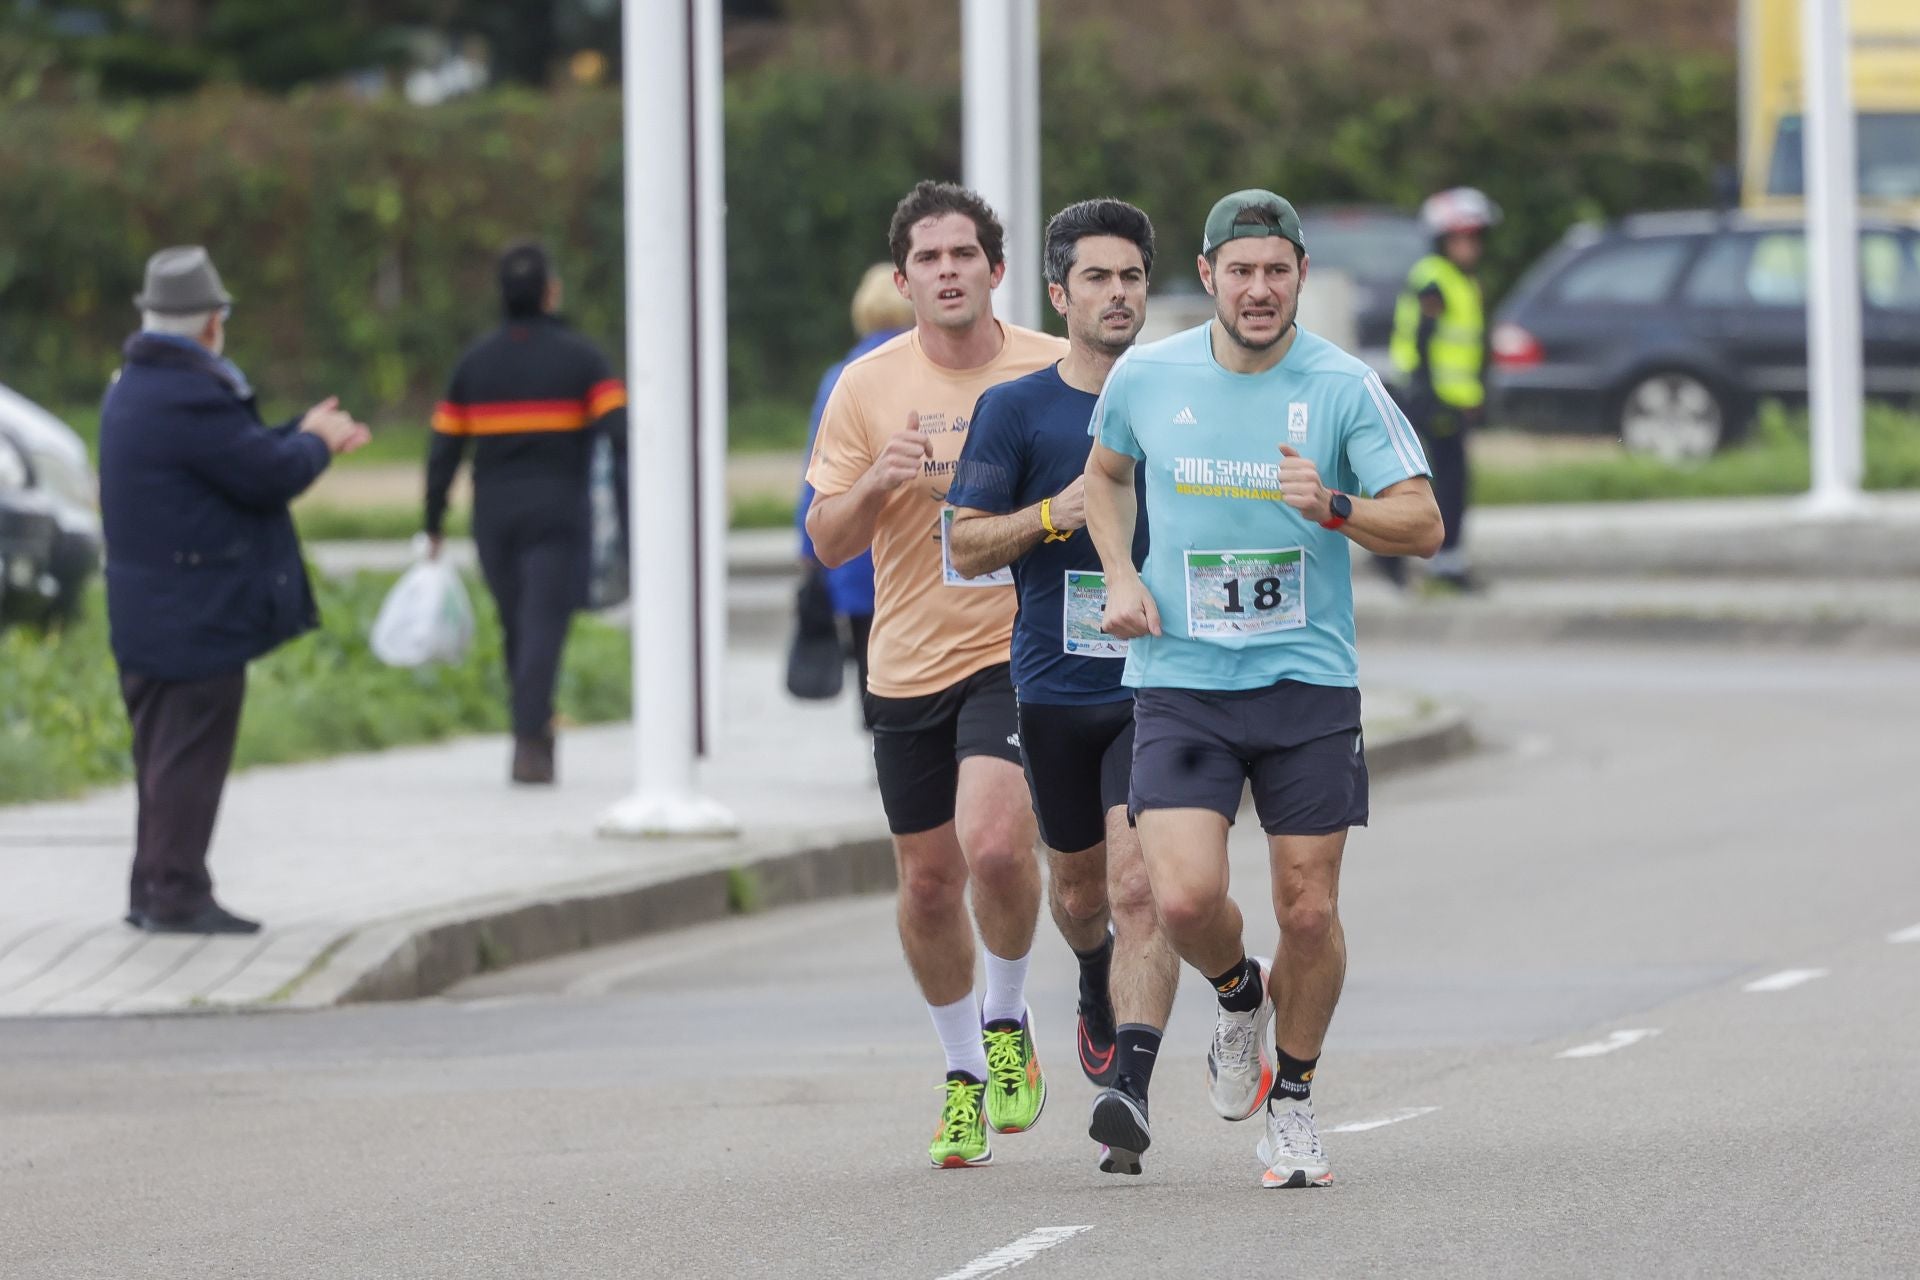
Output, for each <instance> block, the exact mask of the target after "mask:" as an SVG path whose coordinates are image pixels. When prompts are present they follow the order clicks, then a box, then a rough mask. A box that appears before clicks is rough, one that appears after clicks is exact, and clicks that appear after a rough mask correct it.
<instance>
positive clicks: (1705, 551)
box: [309, 491, 1920, 580]
mask: <svg viewBox="0 0 1920 1280" xmlns="http://www.w3.org/2000/svg"><path fill="white" fill-rule="evenodd" d="M1467 537H1468V542H1469V545H1470V546H1471V548H1472V551H1473V555H1474V558H1475V561H1476V563H1477V564H1478V566H1479V567H1480V568H1481V569H1483V570H1485V571H1486V573H1487V575H1488V576H1489V577H1495V578H1535V577H1544V578H1567V577H1594V578H1600V579H1633V578H1642V577H1682V578H1725V577H1740V578H1761V579H1772V580H1777V579H1780V578H1791V577H1819V578H1852V579H1861V580H1873V579H1879V578H1885V577H1889V576H1899V575H1920V492H1907V491H1902V492H1897V493H1876V494H1869V495H1867V497H1866V498H1865V499H1864V500H1863V502H1862V505H1861V508H1860V510H1859V512H1858V513H1856V514H1854V515H1850V516H1847V517H1845V518H1843V519H1832V520H1829V519H1813V518H1811V517H1810V516H1809V515H1808V513H1807V508H1806V503H1805V501H1804V500H1803V499H1801V498H1799V497H1786V498H1698V499H1691V500H1687V501H1674V502H1588V503H1549V504H1543V505H1540V506H1514V507H1477V508H1475V509H1474V510H1473V511H1472V512H1471V513H1470V514H1469V515H1468V524H1467ZM448 545H449V547H450V548H451V549H452V551H453V552H454V554H455V555H457V556H459V557H461V559H460V560H459V563H461V564H463V565H470V564H472V563H473V562H474V561H473V548H472V544H471V543H465V542H460V541H455V542H451V543H449V544H448ZM309 550H310V551H311V552H312V554H313V556H314V559H315V561H316V562H317V563H318V564H319V565H320V567H321V568H322V569H324V570H326V571H327V572H329V573H350V572H353V571H355V570H358V569H381V570H388V571H392V570H397V569H402V568H405V567H406V566H407V564H408V563H409V562H410V560H411V558H412V556H411V552H410V551H409V549H408V546H407V544H406V543H405V542H324V543H316V544H313V545H312V546H311V547H310V548H309ZM794 551H795V543H794V534H793V532H792V530H790V529H736V530H734V531H733V533H731V534H730V535H728V538H727V563H728V568H729V570H730V571H731V572H732V574H733V576H734V577H735V578H736V579H738V578H742V577H762V576H780V575H785V574H788V573H791V572H792V569H793V557H794ZM1366 558H1367V557H1366V554H1365V553H1364V552H1361V553H1360V554H1359V555H1358V556H1356V559H1357V560H1359V561H1362V562H1364V561H1365V560H1366Z"/></svg>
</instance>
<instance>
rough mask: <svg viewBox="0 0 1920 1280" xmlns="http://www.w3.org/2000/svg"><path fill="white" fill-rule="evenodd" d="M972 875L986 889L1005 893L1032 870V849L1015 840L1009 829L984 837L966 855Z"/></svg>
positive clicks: (1031, 872)
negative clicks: (1008, 831)
mask: <svg viewBox="0 0 1920 1280" xmlns="http://www.w3.org/2000/svg"><path fill="white" fill-rule="evenodd" d="M967 865H968V866H969V867H970V868H971V869H972V871H973V878H974V881H975V883H977V884H978V885H979V886H980V887H981V888H982V889H984V890H986V891H987V892H988V893H1004V892H1006V891H1008V890H1010V889H1013V888H1015V887H1017V886H1018V885H1019V884H1020V883H1021V882H1022V881H1024V880H1025V879H1026V878H1027V877H1028V876H1030V875H1032V874H1033V865H1034V863H1033V850H1032V848H1030V847H1029V846H1027V845H1026V844H1024V843H1015V841H1014V840H1013V839H1012V838H1011V833H1006V834H1004V835H1003V836H1002V837H1001V838H999V839H988V840H983V841H981V842H980V843H979V845H978V846H976V847H975V848H974V849H972V850H970V851H969V852H968V855H967Z"/></svg>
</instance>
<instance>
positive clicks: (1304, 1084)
mask: <svg viewBox="0 0 1920 1280" xmlns="http://www.w3.org/2000/svg"><path fill="white" fill-rule="evenodd" d="M1276 1052H1278V1053H1279V1055H1280V1069H1279V1070H1278V1071H1277V1072H1275V1073H1274V1077H1273V1089H1272V1090H1271V1091H1270V1092H1269V1093H1268V1094H1267V1096H1268V1097H1269V1098H1273V1099H1275V1100H1277V1101H1280V1102H1305V1101H1307V1099H1308V1098H1309V1097H1311V1096H1312V1094H1313V1069H1314V1067H1315V1066H1316V1065H1318V1064H1319V1062H1320V1059H1319V1058H1317V1057H1315V1058H1296V1057H1294V1056H1293V1055H1292V1054H1290V1053H1288V1052H1287V1051H1286V1050H1285V1049H1280V1050H1277V1051H1276Z"/></svg>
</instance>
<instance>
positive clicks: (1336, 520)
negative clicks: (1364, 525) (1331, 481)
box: [1320, 489, 1353, 529]
mask: <svg viewBox="0 0 1920 1280" xmlns="http://www.w3.org/2000/svg"><path fill="white" fill-rule="evenodd" d="M1327 510H1329V511H1331V512H1333V518H1332V519H1331V520H1322V521H1321V522H1320V527H1321V528H1322V529H1338V528H1339V527H1340V526H1341V525H1343V524H1345V523H1346V522H1347V521H1348V520H1350V519H1352V518H1353V499H1352V498H1349V497H1348V496H1347V495H1346V494H1344V493H1342V492H1340V491H1339V490H1338V489H1335V490H1334V491H1333V496H1332V497H1331V498H1328V499H1327Z"/></svg>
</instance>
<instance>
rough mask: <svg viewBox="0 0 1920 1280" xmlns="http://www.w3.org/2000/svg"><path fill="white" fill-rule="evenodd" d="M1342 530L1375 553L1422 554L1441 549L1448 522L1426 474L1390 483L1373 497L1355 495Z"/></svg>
mask: <svg viewBox="0 0 1920 1280" xmlns="http://www.w3.org/2000/svg"><path fill="white" fill-rule="evenodd" d="M1340 532H1342V533H1344V534H1346V535H1347V537H1349V538H1351V539H1353V540H1354V541H1355V542H1357V543H1359V544H1360V545H1361V546H1363V547H1365V548H1366V549H1367V550H1369V551H1371V552H1373V553H1374V554H1375V555H1383V556H1419V557H1421V558H1422V559H1425V558H1426V557H1429V556H1431V555H1433V553H1434V552H1436V551H1438V550H1440V542H1441V539H1443V538H1444V537H1446V532H1447V530H1446V526H1445V524H1443V523H1442V522H1441V519H1440V506H1439V504H1438V503H1436V502H1435V501H1434V500H1433V485H1432V484H1430V483H1429V482H1428V481H1427V478H1426V477H1425V476H1415V477H1413V478H1412V479H1410V480H1402V481H1401V482H1400V483H1399V484H1392V485H1388V486H1387V487H1386V488H1384V489H1382V490H1381V491H1380V492H1379V494H1377V495H1376V496H1374V497H1371V498H1355V499H1354V500H1353V515H1352V516H1351V517H1350V518H1349V519H1348V520H1347V522H1346V523H1345V524H1343V525H1341V526H1340Z"/></svg>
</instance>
